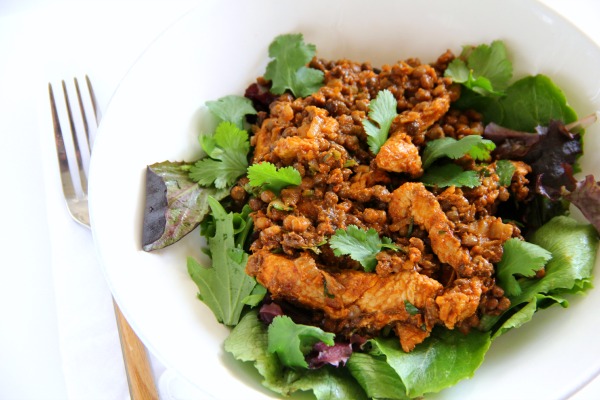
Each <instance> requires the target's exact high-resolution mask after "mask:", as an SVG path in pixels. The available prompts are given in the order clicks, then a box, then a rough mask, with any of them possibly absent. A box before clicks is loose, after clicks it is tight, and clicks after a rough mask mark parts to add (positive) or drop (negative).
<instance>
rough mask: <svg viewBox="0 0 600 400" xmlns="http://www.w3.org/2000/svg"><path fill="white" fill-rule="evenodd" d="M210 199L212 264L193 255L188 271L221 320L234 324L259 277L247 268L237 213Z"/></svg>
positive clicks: (237, 320)
mask: <svg viewBox="0 0 600 400" xmlns="http://www.w3.org/2000/svg"><path fill="white" fill-rule="evenodd" d="M208 203H209V205H210V208H211V211H212V217H213V218H214V221H215V232H214V236H209V237H208V238H207V239H208V247H209V252H210V256H211V259H212V267H211V268H205V267H203V266H202V265H200V263H198V261H196V260H195V259H193V258H192V257H189V258H188V260H187V268H188V273H189V274H190V276H191V278H192V280H193V281H194V282H195V283H196V285H197V286H198V289H199V290H200V292H199V293H198V297H199V298H200V300H202V301H203V302H204V303H205V304H206V305H207V306H208V307H209V308H210V309H211V310H212V312H213V313H214V314H215V317H216V318H217V320H218V321H219V322H221V323H223V324H225V325H227V326H234V325H237V323H238V322H239V320H240V316H241V313H242V309H243V308H244V303H243V302H242V300H243V299H246V298H247V297H248V296H249V295H250V294H251V293H252V292H253V290H254V286H255V285H256V281H255V280H254V279H253V278H251V277H250V276H249V275H247V274H246V271H245V268H246V262H247V261H248V254H247V253H246V252H244V249H243V248H242V247H241V246H239V245H236V243H235V234H234V223H233V219H234V215H233V213H227V212H226V211H225V209H224V208H223V206H221V204H219V202H218V201H217V200H215V199H213V198H212V197H211V198H209V199H208Z"/></svg>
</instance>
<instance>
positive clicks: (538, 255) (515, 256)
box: [496, 238, 552, 296]
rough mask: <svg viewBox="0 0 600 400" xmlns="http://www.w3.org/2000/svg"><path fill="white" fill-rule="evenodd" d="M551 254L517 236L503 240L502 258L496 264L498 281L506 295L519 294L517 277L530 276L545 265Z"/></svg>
mask: <svg viewBox="0 0 600 400" xmlns="http://www.w3.org/2000/svg"><path fill="white" fill-rule="evenodd" d="M551 258H552V254H551V253H550V252H549V251H548V250H546V249H544V248H542V247H540V246H538V245H535V244H533V243H529V242H526V241H524V240H520V239H517V238H511V239H508V240H507V241H506V242H504V250H503V254H502V260H500V262H499V263H498V265H497V266H496V274H497V276H498V282H499V284H500V286H501V287H502V288H503V289H504V292H505V293H506V295H508V296H517V295H519V294H521V286H519V282H518V281H517V279H516V278H517V277H519V276H521V277H527V278H531V277H533V276H535V274H536V272H537V271H539V270H540V269H541V268H543V267H544V265H546V263H547V262H548V261H549V260H550V259H551Z"/></svg>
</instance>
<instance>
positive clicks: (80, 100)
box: [48, 76, 158, 400]
mask: <svg viewBox="0 0 600 400" xmlns="http://www.w3.org/2000/svg"><path fill="white" fill-rule="evenodd" d="M73 83H74V85H75V97H76V99H71V98H70V97H69V94H68V90H67V85H66V83H65V81H62V84H61V91H62V96H61V97H58V95H57V97H56V98H55V95H54V90H53V88H52V84H48V91H49V94H50V107H51V112H52V120H53V124H54V137H55V139H56V151H57V154H58V164H59V168H60V177H61V181H62V188H63V193H64V196H65V200H66V203H67V208H68V209H69V213H70V214H71V216H72V217H73V219H74V220H75V221H77V222H78V223H80V224H81V225H83V226H86V227H88V228H89V227H90V217H89V211H88V199H87V177H86V170H87V167H86V166H85V165H84V160H89V154H90V150H91V141H90V129H91V128H92V127H95V126H96V125H97V124H98V123H99V120H100V117H99V113H98V112H97V111H98V109H97V107H96V98H95V96H94V92H93V90H92V85H91V82H90V79H89V78H88V77H87V76H86V77H85V86H86V88H87V94H88V95H89V97H88V98H86V101H85V103H86V104H91V107H92V109H93V110H92V111H93V116H94V117H93V119H92V120H90V119H89V118H88V116H87V113H86V108H85V105H84V97H83V95H82V91H81V89H80V86H79V81H78V80H77V78H75V79H74V80H73ZM56 99H58V100H59V101H63V102H64V106H65V108H66V114H67V116H68V124H64V125H68V126H67V127H64V126H63V125H61V123H60V120H59V116H58V115H59V114H58V110H57V100H56ZM61 99H62V100H61ZM87 111H90V110H87ZM76 113H77V114H76ZM77 116H81V118H76V117H77ZM90 124H93V125H90ZM78 127H79V128H81V127H83V130H84V132H80V133H85V135H82V134H78ZM65 128H66V129H65ZM63 129H64V130H65V133H67V134H70V136H69V137H68V138H70V140H71V143H72V147H71V149H72V150H73V151H72V152H71V154H72V153H74V157H73V156H72V157H69V154H68V152H67V147H66V146H65V140H64V139H65V137H64V136H63V135H64V134H63ZM82 139H84V141H85V143H84V145H83V146H82V144H81V143H80V142H81V141H82ZM82 155H83V156H86V157H82ZM73 158H74V159H73ZM70 159H71V160H70ZM70 161H71V163H70ZM113 305H114V308H115V316H116V319H117V327H118V329H119V338H120V340H121V348H122V351H123V359H124V362H125V370H126V371H127V381H128V384H129V392H130V396H131V398H132V399H133V400H138V399H143V400H146V399H157V400H158V393H157V390H156V386H155V383H154V377H153V375H152V369H151V368H150V363H149V361H148V355H147V353H146V349H145V347H144V345H143V344H142V342H141V341H140V339H139V338H138V337H137V335H136V334H135V332H134V331H133V329H132V328H131V326H130V325H129V323H128V322H127V320H126V319H125V317H124V316H123V314H122V313H121V310H120V309H119V307H118V305H117V304H116V302H114V300H113Z"/></svg>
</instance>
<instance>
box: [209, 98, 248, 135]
mask: <svg viewBox="0 0 600 400" xmlns="http://www.w3.org/2000/svg"><path fill="white" fill-rule="evenodd" d="M206 106H207V107H208V109H209V110H210V111H211V112H212V113H213V114H214V115H216V116H217V118H219V119H220V120H221V121H228V122H231V123H233V124H235V126H237V127H238V128H240V129H244V117H245V116H246V115H254V114H256V110H255V109H254V107H253V106H252V100H250V99H247V98H245V97H243V96H236V95H230V96H225V97H221V98H220V99H218V100H215V101H207V102H206Z"/></svg>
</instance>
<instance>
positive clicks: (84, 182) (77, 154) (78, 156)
mask: <svg viewBox="0 0 600 400" xmlns="http://www.w3.org/2000/svg"><path fill="white" fill-rule="evenodd" d="M75 85H76V87H77V95H78V103H79V104H80V106H81V96H79V88H78V85H77V79H75ZM62 88H63V94H64V96H65V103H66V106H67V115H68V117H69V126H70V128H71V137H72V139H73V147H74V149H75V160H76V162H77V170H78V171H79V179H80V180H81V190H83V194H84V195H87V191H88V184H87V177H86V175H85V168H84V166H83V161H82V159H81V146H80V145H79V139H78V137H77V130H76V129H75V122H74V120H73V111H72V110H71V102H70V100H69V94H68V93H67V85H66V83H65V81H62ZM82 114H83V120H84V125H85V124H86V123H87V122H85V121H86V119H85V113H82ZM86 131H87V129H86ZM86 134H87V133H86Z"/></svg>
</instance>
